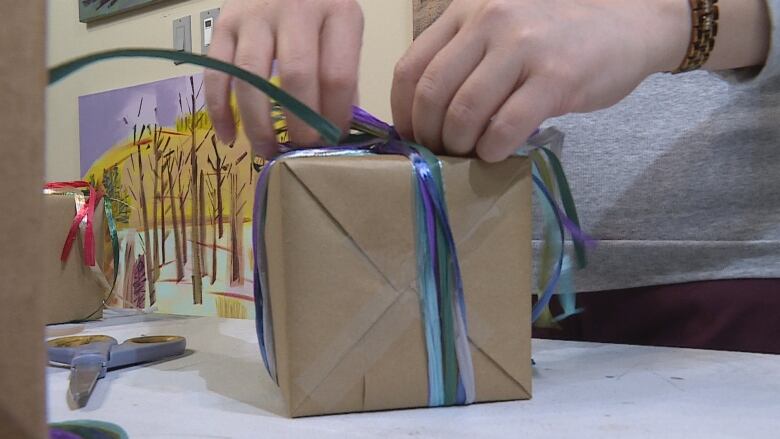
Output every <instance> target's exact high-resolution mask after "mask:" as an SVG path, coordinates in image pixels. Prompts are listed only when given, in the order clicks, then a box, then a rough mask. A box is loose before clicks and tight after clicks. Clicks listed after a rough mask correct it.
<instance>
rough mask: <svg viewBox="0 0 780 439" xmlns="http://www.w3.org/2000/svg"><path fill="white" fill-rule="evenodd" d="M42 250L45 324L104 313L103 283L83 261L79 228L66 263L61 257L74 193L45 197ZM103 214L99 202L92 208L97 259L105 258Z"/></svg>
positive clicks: (91, 318)
mask: <svg viewBox="0 0 780 439" xmlns="http://www.w3.org/2000/svg"><path fill="white" fill-rule="evenodd" d="M43 198H44V214H43V232H42V234H43V235H44V246H45V247H44V249H43V251H42V255H43V257H42V259H43V261H42V264H43V268H44V270H43V274H44V278H45V279H44V282H43V285H44V287H43V290H42V294H43V295H44V296H45V298H44V308H45V310H44V311H45V316H46V323H47V324H55V323H67V322H72V321H80V320H93V319H99V318H101V317H102V316H103V312H102V304H103V299H104V298H105V297H106V295H107V294H108V292H109V291H108V288H107V286H106V284H104V283H103V281H101V279H100V278H99V276H97V275H96V274H95V273H94V272H93V271H92V270H91V269H90V267H88V266H87V265H86V264H85V263H84V232H83V230H80V231H79V234H78V237H77V238H76V240H75V242H74V243H73V247H72V248H71V251H70V254H69V255H68V258H67V260H66V261H65V262H63V261H61V260H60V255H61V253H62V248H63V245H64V244H65V240H66V239H67V237H68V232H69V230H70V227H71V224H72V223H73V218H74V217H75V216H76V201H75V199H74V195H73V194H49V195H45V196H44V197H43ZM104 222H105V213H104V209H103V202H102V201H101V202H100V203H98V205H97V206H96V208H95V215H94V223H93V230H94V233H95V243H96V246H95V247H96V248H95V251H96V259H97V261H103V260H104V256H103V255H104V254H105V249H104V242H105V239H104V233H105V229H104Z"/></svg>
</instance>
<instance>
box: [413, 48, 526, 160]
mask: <svg viewBox="0 0 780 439" xmlns="http://www.w3.org/2000/svg"><path fill="white" fill-rule="evenodd" d="M512 55H513V54H510V53H507V52H506V51H501V50H493V51H490V52H488V54H487V55H486V56H485V58H484V59H483V60H482V62H481V63H480V64H479V66H477V68H476V69H475V70H474V72H473V73H472V74H471V76H469V77H468V79H466V81H465V82H464V83H463V85H462V86H461V87H460V89H459V90H458V91H457V93H456V94H455V97H454V98H452V101H451V102H450V105H449V107H448V108H447V113H446V116H445V118H444V124H443V129H442V144H443V146H444V150H445V151H446V152H447V153H449V154H452V155H467V154H468V153H470V152H471V151H472V150H473V149H474V147H475V146H476V144H477V140H479V137H480V136H481V135H482V133H483V132H484V131H485V128H486V127H487V125H488V123H489V122H490V118H491V117H492V116H493V115H494V114H496V113H497V112H498V110H499V109H500V108H501V105H502V104H504V102H505V101H506V100H507V97H508V96H510V95H511V94H512V91H513V90H514V89H515V87H516V86H517V84H518V81H519V80H520V79H521V71H522V62H521V61H520V58H519V57H517V56H512ZM415 132H416V131H415Z"/></svg>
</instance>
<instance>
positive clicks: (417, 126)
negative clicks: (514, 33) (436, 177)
mask: <svg viewBox="0 0 780 439" xmlns="http://www.w3.org/2000/svg"><path fill="white" fill-rule="evenodd" d="M476 35H477V34H475V33H473V32H469V31H467V30H463V29H461V31H460V32H458V34H457V35H455V37H454V38H453V39H452V41H451V42H450V43H449V44H447V45H446V46H445V47H444V48H443V49H441V51H439V53H438V54H437V55H436V56H435V57H434V58H433V60H432V61H431V62H430V64H428V67H427V68H426V69H425V71H424V72H423V74H422V76H421V77H420V80H419V81H418V83H417V87H416V89H415V91H414V99H413V102H412V131H413V132H414V139H415V140H416V141H417V143H419V144H421V145H424V146H427V147H428V148H430V149H432V150H434V151H442V150H443V148H442V141H441V136H442V126H443V124H444V117H445V115H446V114H447V108H448V107H449V106H450V102H451V101H452V98H453V97H454V96H455V94H456V93H457V91H458V89H459V88H460V87H461V85H462V84H463V82H464V81H466V79H467V78H468V77H469V75H471V73H472V72H473V71H474V69H475V68H476V67H477V66H478V65H479V63H480V61H481V60H482V57H483V56H484V54H485V45H484V41H483V40H482V39H481V38H479V37H476Z"/></svg>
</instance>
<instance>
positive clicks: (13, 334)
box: [0, 0, 46, 438]
mask: <svg viewBox="0 0 780 439" xmlns="http://www.w3.org/2000/svg"><path fill="white" fill-rule="evenodd" d="M44 6H45V4H44V2H43V0H28V1H24V2H20V3H19V4H17V5H14V7H13V8H8V10H7V11H6V16H5V17H4V18H5V19H6V22H5V24H4V25H3V26H0V53H2V54H3V56H2V57H1V58H0V102H2V107H0V132H2V133H3V136H4V138H5V139H6V141H5V142H2V144H0V150H1V151H2V157H3V158H2V160H0V202H2V206H3V214H2V215H0V230H1V232H0V248H2V250H3V251H2V253H0V279H2V281H3V286H2V289H0V298H2V306H0V352H2V353H3V355H0V389H2V392H0V438H43V437H45V435H46V425H45V403H44V401H45V392H44V385H45V379H44V367H45V365H46V356H45V351H44V344H43V313H42V309H41V305H42V302H41V296H42V295H41V290H40V287H41V282H42V280H43V279H42V276H41V274H40V269H41V264H40V257H41V251H42V248H41V242H42V237H41V235H40V233H41V227H42V214H43V201H42V198H43V195H41V185H42V184H43V139H44V120H45V118H44V88H45V84H46V70H45V51H44V42H45V39H46V28H45V19H46V12H45V8H44Z"/></svg>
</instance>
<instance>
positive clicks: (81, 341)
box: [46, 335, 117, 364]
mask: <svg viewBox="0 0 780 439" xmlns="http://www.w3.org/2000/svg"><path fill="white" fill-rule="evenodd" d="M46 344H47V347H46V350H47V351H48V355H49V361H51V362H53V363H59V364H71V363H72V362H73V357H75V356H76V355H85V354H95V355H99V356H101V357H103V358H107V357H108V352H109V351H110V350H111V349H112V347H114V346H116V344H117V341H116V339H114V338H112V337H108V336H105V335H77V336H72V337H61V338H56V339H54V340H49V341H48V342H47V343H46Z"/></svg>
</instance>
